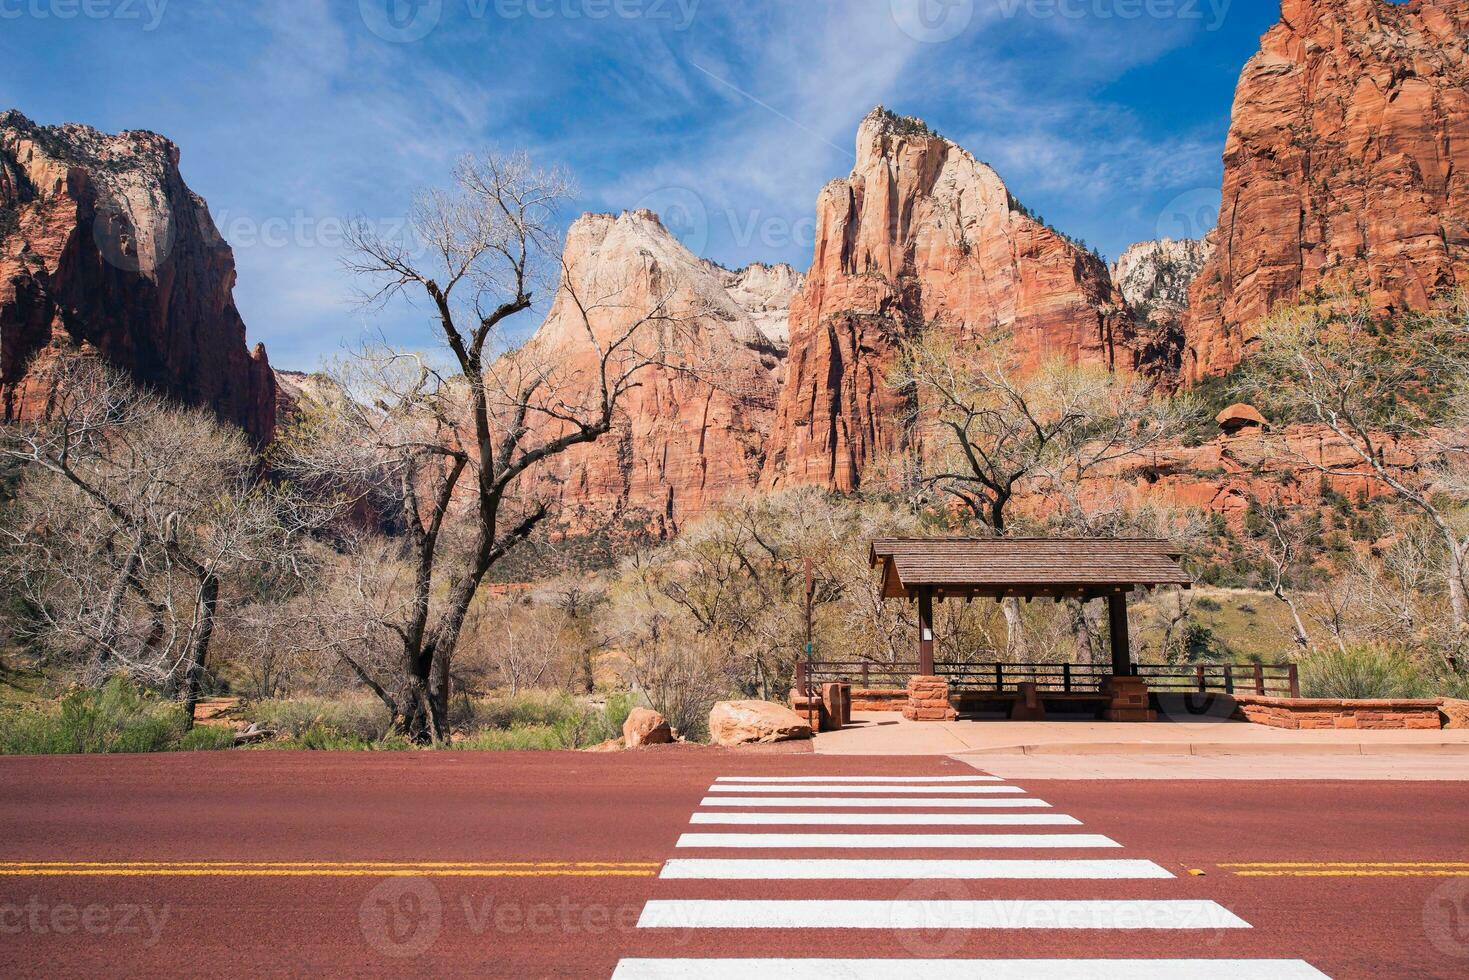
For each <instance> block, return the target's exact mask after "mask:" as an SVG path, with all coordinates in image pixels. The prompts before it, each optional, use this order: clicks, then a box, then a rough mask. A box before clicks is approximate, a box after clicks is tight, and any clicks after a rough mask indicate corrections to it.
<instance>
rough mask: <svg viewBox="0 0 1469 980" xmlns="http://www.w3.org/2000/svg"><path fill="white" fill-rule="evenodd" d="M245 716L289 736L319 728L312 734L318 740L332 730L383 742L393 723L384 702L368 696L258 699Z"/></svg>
mask: <svg viewBox="0 0 1469 980" xmlns="http://www.w3.org/2000/svg"><path fill="white" fill-rule="evenodd" d="M245 715H246V717H248V718H249V719H250V720H251V721H253V722H256V723H258V724H259V725H260V727H261V728H268V729H270V730H271V731H273V732H276V733H277V734H280V735H283V736H285V737H287V738H293V739H294V738H300V737H302V736H303V735H305V733H307V732H309V731H312V730H317V731H316V733H315V734H314V735H313V736H312V737H313V738H315V739H321V738H323V737H325V736H324V735H323V732H326V731H330V732H332V733H334V734H335V736H336V737H338V738H347V739H355V740H357V741H359V742H363V743H367V742H379V741H382V739H383V738H384V737H386V736H387V734H388V728H389V726H390V724H391V722H392V719H391V718H389V717H388V711H387V708H385V707H384V706H383V704H382V702H381V701H377V700H370V699H367V698H347V699H343V700H329V699H326V698H293V699H290V700H279V701H257V702H256V703H254V704H252V705H250V706H249V707H248V708H247V709H246V710H245Z"/></svg>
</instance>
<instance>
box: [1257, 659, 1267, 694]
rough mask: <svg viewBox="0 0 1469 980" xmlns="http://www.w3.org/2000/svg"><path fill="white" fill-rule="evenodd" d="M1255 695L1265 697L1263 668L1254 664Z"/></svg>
mask: <svg viewBox="0 0 1469 980" xmlns="http://www.w3.org/2000/svg"><path fill="white" fill-rule="evenodd" d="M1255 693H1256V694H1258V695H1260V697H1262V698H1263V697H1264V696H1265V667H1264V665H1262V664H1255Z"/></svg>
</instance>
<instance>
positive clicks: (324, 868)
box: [0, 861, 663, 878]
mask: <svg viewBox="0 0 1469 980" xmlns="http://www.w3.org/2000/svg"><path fill="white" fill-rule="evenodd" d="M661 867H663V863H662V862H661V861H0V877H12V878H20V877H57V876H81V875H91V876H106V877H144V876H160V877H162V876H171V877H192V878H203V877H222V878H223V877H229V878H244V877H289V878H307V877H323V878H341V877H359V876H360V877H367V876H378V877H409V876H435V877H464V878H471V877H472V878H535V877H577V878H647V877H652V876H653V875H656V874H657V873H658V869H660V868H661Z"/></svg>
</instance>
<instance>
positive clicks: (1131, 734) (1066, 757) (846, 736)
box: [815, 712, 1469, 780]
mask: <svg viewBox="0 0 1469 980" xmlns="http://www.w3.org/2000/svg"><path fill="white" fill-rule="evenodd" d="M852 722H853V724H852V726H851V727H849V728H844V729H842V730H841V731H839V732H825V733H823V734H821V735H818V736H817V737H816V740H815V750H816V752H817V753H821V754H828V755H948V756H954V757H955V758H959V759H962V760H963V761H965V762H968V763H970V764H971V765H974V766H976V767H978V768H982V769H984V770H985V771H987V772H993V773H995V774H996V775H1001V776H1005V777H1007V778H1016V779H1018V778H1033V779H1047V778H1049V779H1096V778H1124V779H1190V778H1200V779H1233V778H1239V779H1244V778H1256V779H1270V778H1306V779H1454V780H1459V779H1469V730H1447V731H1397V730H1385V731H1369V730H1361V729H1338V730H1334V731H1291V730H1287V729H1281V728H1270V727H1267V726H1264V725H1253V724H1250V723H1248V722H1235V721H1223V720H1217V719H1211V720H1202V721H1158V722H1152V723H1147V724H1142V723H1136V724H1130V723H1125V722H1098V721H1090V720H1085V721H1044V722H1015V721H952V722H910V721H908V720H906V719H904V718H903V717H902V716H901V715H899V714H897V713H896V712H854V713H853V716H852ZM1124 773H1125V775H1124Z"/></svg>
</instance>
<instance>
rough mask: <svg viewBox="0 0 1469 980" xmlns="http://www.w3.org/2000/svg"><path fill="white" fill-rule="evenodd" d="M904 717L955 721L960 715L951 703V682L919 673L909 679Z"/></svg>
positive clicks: (910, 719)
mask: <svg viewBox="0 0 1469 980" xmlns="http://www.w3.org/2000/svg"><path fill="white" fill-rule="evenodd" d="M903 717H904V718H907V719H908V720H909V721H953V720H954V719H955V718H958V717H959V713H958V712H957V711H955V710H954V706H953V705H951V704H950V703H949V682H948V681H946V680H944V678H942V677H932V676H927V677H926V676H923V675H919V676H917V677H913V678H910V679H909V681H908V703H907V704H906V705H904V707H903Z"/></svg>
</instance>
